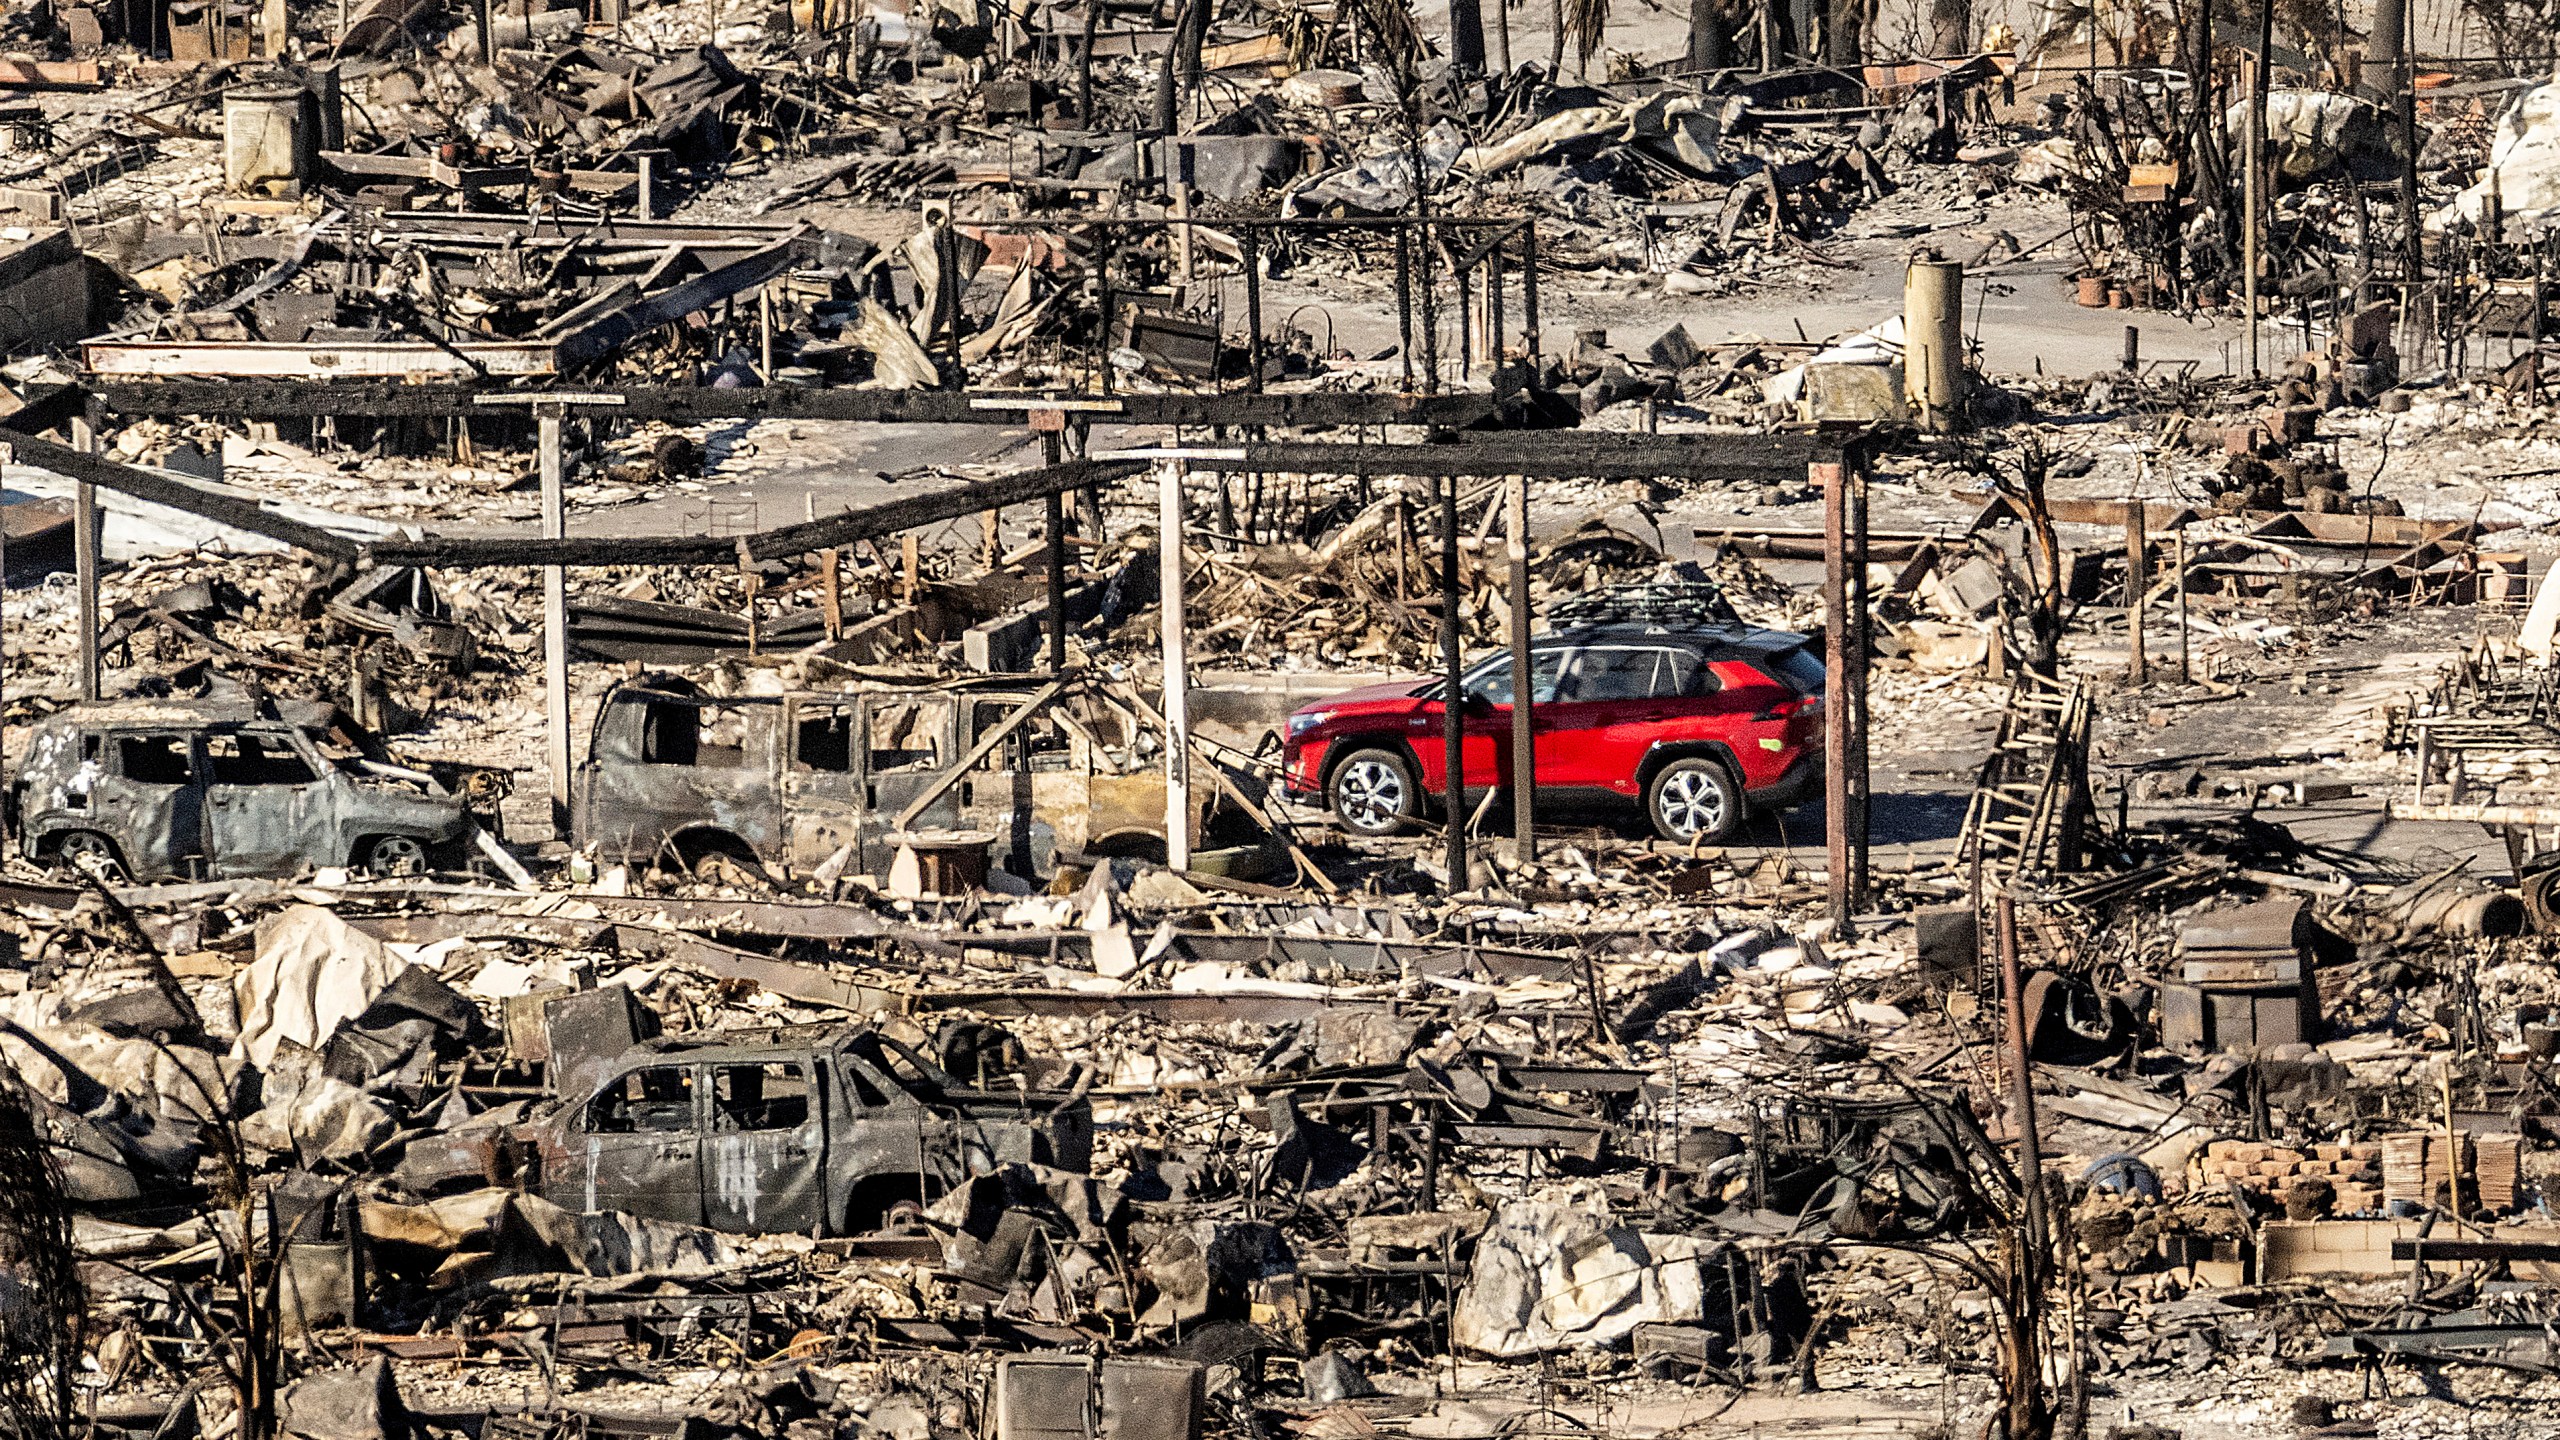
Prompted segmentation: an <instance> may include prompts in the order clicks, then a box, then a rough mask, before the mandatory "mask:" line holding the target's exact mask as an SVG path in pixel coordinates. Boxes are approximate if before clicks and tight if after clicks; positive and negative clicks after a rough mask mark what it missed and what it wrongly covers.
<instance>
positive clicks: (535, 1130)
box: [509, 1026, 1093, 1235]
mask: <svg viewBox="0 0 2560 1440" xmlns="http://www.w3.org/2000/svg"><path fill="white" fill-rule="evenodd" d="M601 1071H602V1075H603V1078H602V1079H600V1080H597V1081H596V1082H595V1083H593V1084H592V1085H587V1086H581V1087H579V1089H578V1090H577V1091H576V1093H575V1094H574V1095H573V1096H572V1097H571V1098H570V1099H568V1100H567V1101H565V1102H564V1103H562V1104H561V1105H560V1106H559V1108H558V1109H556V1110H554V1111H552V1112H551V1113H550V1114H548V1115H546V1116H543V1117H542V1118H540V1119H537V1120H534V1121H530V1122H528V1123H526V1124H523V1125H519V1126H517V1127H515V1129H514V1130H513V1132H512V1134H511V1136H510V1143H509V1149H510V1151H511V1152H512V1154H513V1157H514V1159H513V1163H514V1165H515V1167H516V1170H517V1174H518V1178H519V1179H521V1180H522V1181H523V1182H524V1184H525V1186H526V1188H528V1189H530V1190H533V1191H535V1192H537V1193H539V1194H540V1195H541V1196H542V1197H543V1198H544V1199H546V1200H549V1201H552V1202H553V1203H554V1204H558V1205H561V1206H564V1207H566V1208H568V1209H571V1210H583V1211H593V1210H620V1211H625V1212H627V1213H630V1214H633V1215H641V1216H648V1217H652V1218H655V1219H660V1220H675V1221H681V1222H683V1223H685V1224H689V1225H707V1226H710V1227H711V1228H713V1229H716V1230H729V1231H764V1232H776V1231H793V1232H797V1233H800V1234H812V1233H827V1234H837V1235H853V1234H862V1233H866V1232H868V1231H871V1230H875V1229H878V1228H879V1227H880V1226H881V1225H882V1224H884V1223H885V1222H887V1221H889V1220H890V1219H892V1218H895V1217H897V1216H899V1215H901V1214H902V1213H904V1212H906V1211H908V1210H909V1209H910V1208H911V1207H912V1208H915V1209H921V1207H923V1206H924V1205H926V1204H928V1203H930V1202H931V1201H933V1200H935V1199H937V1198H939V1197H940V1196H941V1195H942V1194H943V1193H944V1192H945V1191H947V1190H950V1189H951V1188H953V1187H955V1186H958V1185H960V1184H961V1183H963V1182H964V1181H966V1180H967V1179H968V1178H969V1177H970V1176H972V1175H980V1174H985V1173H987V1172H989V1171H990V1170H993V1169H995V1168H996V1167H998V1166H1002V1165H1007V1164H1032V1165H1044V1166H1049V1167H1052V1168H1055V1169H1061V1170H1076V1171H1081V1170H1084V1169H1086V1168H1088V1166H1089V1165H1090V1164H1091V1161H1092V1154H1093V1107H1092V1104H1091V1102H1090V1101H1089V1100H1087V1098H1086V1096H1085V1093H1084V1092H1085V1088H1086V1086H1085V1084H1084V1081H1083V1075H1084V1072H1082V1071H1081V1070H1079V1071H1078V1072H1077V1073H1078V1076H1079V1079H1078V1081H1077V1083H1076V1084H1074V1085H1073V1086H1071V1087H1070V1088H1068V1089H1066V1090H1064V1091H1057V1090H1050V1089H1040V1088H1034V1082H1033V1081H1032V1080H1031V1079H1030V1078H1029V1077H1028V1076H1027V1075H1025V1072H1023V1071H1011V1072H1009V1073H1008V1074H1007V1075H1005V1076H1000V1077H984V1076H972V1077H971V1078H972V1079H973V1080H977V1081H978V1082H979V1083H980V1084H984V1083H986V1080H987V1079H988V1078H995V1079H996V1080H997V1087H991V1088H985V1089H980V1088H975V1087H973V1086H972V1085H970V1084H967V1083H964V1082H963V1081H962V1080H960V1079H959V1078H958V1077H955V1076H953V1075H951V1074H949V1073H948V1072H946V1071H945V1070H944V1069H943V1068H942V1067H941V1066H940V1065H939V1064H936V1063H935V1062H934V1061H933V1060H930V1059H928V1058H926V1057H925V1056H924V1055H922V1054H920V1053H918V1052H917V1051H916V1050H914V1049H913V1048H911V1047H909V1046H907V1045H905V1044H903V1043H901V1042H900V1041H898V1040H896V1039H894V1038H892V1037H890V1036H888V1035H885V1034H882V1033H881V1032H880V1031H878V1030H874V1029H870V1028H867V1027H861V1026H852V1027H841V1026H803V1027H793V1028H785V1029H780V1030H774V1031H766V1032H756V1033H753V1034H749V1035H740V1034H734V1033H733V1034H720V1033H711V1034H706V1035H700V1036H691V1037H683V1038H659V1039H654V1040H650V1041H646V1042H644V1043H642V1044H641V1045H639V1046H637V1047H634V1048H633V1049H631V1050H629V1051H627V1052H625V1053H624V1054H623V1055H622V1056H621V1057H620V1058H619V1059H617V1060H615V1061H613V1062H611V1063H609V1064H606V1065H604V1066H602V1067H601ZM1017 1076H1023V1077H1024V1083H1022V1084H1020V1085H1016V1084H1014V1083H1012V1081H1013V1079H1014V1078H1015V1077H1017Z"/></svg>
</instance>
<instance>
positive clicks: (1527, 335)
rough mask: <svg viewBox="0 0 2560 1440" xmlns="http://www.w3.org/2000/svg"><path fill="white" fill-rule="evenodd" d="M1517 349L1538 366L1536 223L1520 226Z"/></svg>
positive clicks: (1530, 363) (1531, 221)
mask: <svg viewBox="0 0 2560 1440" xmlns="http://www.w3.org/2000/svg"><path fill="white" fill-rule="evenodd" d="M1520 349H1521V351H1522V352H1523V353H1525V354H1526V355H1527V356H1528V357H1529V368H1530V369H1532V370H1535V369H1536V368H1537V366H1538V222H1537V221H1535V220H1530V221H1526V222H1523V223H1522V225H1521V227H1520Z"/></svg>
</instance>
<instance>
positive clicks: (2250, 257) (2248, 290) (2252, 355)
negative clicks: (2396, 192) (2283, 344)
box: [2240, 0, 2388, 378]
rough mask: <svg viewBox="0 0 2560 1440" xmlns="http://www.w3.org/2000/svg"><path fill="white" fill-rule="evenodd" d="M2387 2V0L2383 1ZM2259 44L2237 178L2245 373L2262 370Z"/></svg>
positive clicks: (2263, 92)
mask: <svg viewBox="0 0 2560 1440" xmlns="http://www.w3.org/2000/svg"><path fill="white" fill-rule="evenodd" d="M2386 3H2388V0H2386ZM2258 6H2259V30H2258V33H2259V36H2260V38H2261V40H2262V41H2263V39H2264V37H2265V35H2266V24H2267V19H2266V17H2267V13H2268V0H2258ZM2266 53H2267V52H2266V50H2265V49H2264V48H2263V46H2261V48H2260V49H2259V51H2258V53H2257V54H2256V55H2255V56H2252V57H2250V58H2249V59H2248V60H2247V61H2245V62H2244V63H2245V64H2247V65H2248V67H2249V106H2248V109H2247V111H2246V112H2245V115H2244V120H2245V123H2244V125H2243V126H2242V131H2241V133H2242V135H2243V136H2244V137H2245V138H2244V139H2243V140H2242V142H2241V152H2242V153H2241V160H2240V163H2241V165H2242V166H2243V167H2244V171H2243V173H2242V175H2241V177H2240V308H2241V310H2242V311H2243V313H2245V314H2246V315H2247V316H2248V320H2249V347H2248V348H2249V374H2250V375H2251V377H2253V378H2254V377H2256V376H2257V375H2259V374H2261V373H2263V371H2262V369H2261V366H2262V365H2263V363H2264V361H2263V360H2262V359H2261V357H2260V355H2259V353H2258V350H2259V347H2258V339H2259V337H2258V232H2259V231H2260V230H2262V229H2264V228H2265V219H2266V217H2265V215H2264V214H2263V213H2262V212H2263V211H2264V210H2265V209H2266V195H2265V186H2264V180H2265V173H2266V143H2267V61H2266Z"/></svg>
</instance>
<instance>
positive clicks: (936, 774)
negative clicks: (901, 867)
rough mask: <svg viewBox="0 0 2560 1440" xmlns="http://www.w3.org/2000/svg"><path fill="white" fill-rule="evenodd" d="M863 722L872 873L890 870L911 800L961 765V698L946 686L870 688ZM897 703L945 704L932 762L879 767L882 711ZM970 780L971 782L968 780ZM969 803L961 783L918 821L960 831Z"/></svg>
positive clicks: (865, 817) (866, 858) (867, 857)
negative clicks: (897, 826) (897, 824)
mask: <svg viewBox="0 0 2560 1440" xmlns="http://www.w3.org/2000/svg"><path fill="white" fill-rule="evenodd" d="M861 702H862V704H861V716H862V720H861V724H860V727H859V729H858V730H857V732H856V734H855V740H856V743H857V744H858V745H859V746H860V747H861V748H860V760H861V770H862V794H861V799H862V816H861V821H860V834H861V837H862V844H861V849H860V850H859V851H858V852H857V855H858V858H859V860H860V862H861V868H862V869H864V870H866V871H868V872H869V873H871V874H874V875H878V874H882V873H885V872H886V871H887V869H888V866H889V862H890V860H891V859H892V858H893V857H892V856H891V854H890V852H889V847H888V845H887V843H886V841H887V839H888V836H889V833H890V830H891V828H892V822H893V821H894V820H895V819H896V818H897V815H898V813H899V812H900V811H902V810H904V809H906V808H907V802H908V801H909V800H912V799H914V798H915V797H916V796H918V795H921V794H923V793H924V792H925V790H926V788H927V787H929V786H931V785H932V784H933V782H934V781H936V780H937V779H940V778H941V775H942V772H943V770H944V769H945V768H946V767H948V766H951V765H955V764H957V763H959V761H960V758H961V756H962V755H963V754H964V753H965V747H963V746H962V745H961V743H960V737H961V731H962V726H961V720H960V716H961V712H962V706H961V703H960V702H961V696H960V694H959V693H958V692H955V691H951V690H942V689H915V690H865V691H863V692H861ZM896 704H939V705H941V706H942V707H943V712H944V713H943V718H942V721H941V723H940V725H939V726H938V727H937V730H938V747H939V748H938V750H937V752H936V755H935V763H933V764H931V765H915V766H904V767H900V768H897V769H893V770H875V769H874V768H873V767H872V763H871V761H872V756H873V754H874V753H875V748H876V747H875V744H874V742H875V741H876V740H878V739H879V738H881V736H882V731H881V726H880V717H881V711H882V709H883V708H884V707H885V706H887V705H896ZM962 783H963V784H966V783H967V782H966V781H963V782H962ZM962 805H963V801H962V797H961V795H960V793H959V791H958V788H957V787H954V788H953V789H950V790H946V791H944V792H943V793H942V794H941V795H940V796H939V797H937V798H936V799H935V800H934V802H933V803H932V804H930V805H928V806H926V807H925V809H924V811H923V813H921V814H919V815H917V816H916V818H915V821H914V825H915V827H916V828H918V829H923V830H949V829H956V828H957V827H958V826H959V823H960V812H961V809H962Z"/></svg>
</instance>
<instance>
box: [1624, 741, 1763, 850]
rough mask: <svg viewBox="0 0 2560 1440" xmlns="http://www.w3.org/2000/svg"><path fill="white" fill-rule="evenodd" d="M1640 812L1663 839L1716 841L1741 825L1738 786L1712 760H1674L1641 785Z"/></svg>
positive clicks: (1706, 842)
mask: <svg viewBox="0 0 2560 1440" xmlns="http://www.w3.org/2000/svg"><path fill="white" fill-rule="evenodd" d="M1644 813H1645V816H1646V818H1647V819H1650V820H1651V821H1653V833H1655V834H1656V835H1659V836H1661V837H1662V838H1663V839H1665V840H1675V841H1678V842H1679V843H1681V844H1683V845H1686V844H1688V843H1690V842H1691V841H1693V840H1694V841H1699V842H1702V843H1705V844H1710V845H1713V844H1717V843H1719V842H1721V841H1722V840H1724V838H1725V837H1726V836H1728V835H1731V834H1732V833H1733V832H1734V831H1736V830H1739V829H1741V828H1742V787H1741V786H1739V785H1737V784H1735V783H1734V780H1733V772H1732V771H1730V770H1727V769H1726V768H1724V767H1723V766H1722V765H1719V764H1717V763H1716V762H1715V761H1713V760H1697V759H1690V760H1674V761H1672V762H1671V763H1670V764H1668V765H1665V766H1663V767H1662V769H1661V770H1660V771H1658V772H1656V773H1655V775H1654V777H1653V783H1652V784H1650V785H1648V786H1646V787H1645V791H1644Z"/></svg>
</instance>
